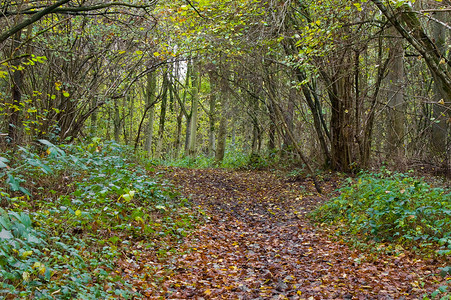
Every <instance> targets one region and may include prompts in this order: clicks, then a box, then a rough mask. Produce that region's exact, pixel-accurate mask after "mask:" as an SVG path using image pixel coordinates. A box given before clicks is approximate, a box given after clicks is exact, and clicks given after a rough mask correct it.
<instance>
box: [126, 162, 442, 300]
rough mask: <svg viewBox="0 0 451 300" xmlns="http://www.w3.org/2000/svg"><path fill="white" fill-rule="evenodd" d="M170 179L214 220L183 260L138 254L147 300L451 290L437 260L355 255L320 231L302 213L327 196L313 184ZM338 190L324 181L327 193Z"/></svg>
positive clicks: (131, 270) (239, 174)
mask: <svg viewBox="0 0 451 300" xmlns="http://www.w3.org/2000/svg"><path fill="white" fill-rule="evenodd" d="M165 174H166V175H165V176H166V177H167V178H169V179H170V180H171V181H172V182H173V183H174V184H175V185H176V186H180V191H181V192H182V194H184V195H185V196H186V197H189V199H191V201H193V202H194V204H195V205H197V206H199V207H200V208H201V209H203V210H204V211H205V212H206V214H207V215H208V216H209V218H208V220H207V221H206V223H205V224H203V225H202V226H201V227H199V228H198V229H196V230H195V231H194V232H193V233H192V234H191V235H190V236H188V237H186V238H185V240H184V242H183V244H180V245H179V246H177V253H178V254H174V255H173V256H171V257H167V258H166V259H159V260H158V259H156V257H155V255H153V254H152V253H151V252H150V251H149V253H148V254H147V255H146V252H145V250H144V249H137V250H140V251H141V253H142V254H141V255H140V257H139V259H137V258H135V259H134V260H128V263H127V262H124V265H125V267H124V268H125V271H124V272H125V273H126V274H127V276H128V277H129V278H135V279H134V283H135V287H136V289H137V291H139V292H140V293H141V294H143V295H145V297H146V299H160V298H162V299H163V298H164V299H218V298H219V299H422V295H424V294H425V293H431V292H432V291H434V290H435V289H436V288H437V287H438V286H440V285H443V284H444V279H443V278H441V277H440V276H438V275H435V274H437V273H438V267H440V264H439V262H437V261H433V260H429V261H426V260H422V259H419V258H418V257H415V256H413V255H411V254H409V253H408V252H404V253H403V254H401V255H398V256H388V255H384V254H378V255H377V256H376V255H375V254H371V253H367V252H362V251H359V250H355V249H351V248H350V247H349V246H347V245H346V244H345V243H344V242H342V241H340V240H339V239H337V238H336V237H335V238H334V234H333V230H332V229H328V228H327V227H322V228H317V227H315V226H314V225H312V224H311V222H310V221H309V220H308V219H307V218H306V217H305V216H304V215H305V213H307V212H309V211H310V210H311V209H312V208H313V207H315V206H316V205H317V204H318V203H319V202H321V201H324V200H325V199H324V198H322V197H320V196H318V194H317V193H316V192H315V189H314V187H313V183H312V182H310V181H309V180H304V181H295V182H293V181H291V182H290V181H289V180H287V178H286V177H281V176H276V175H275V174H274V173H271V172H266V171H230V170H218V169H203V170H193V169H180V168H174V169H168V170H166V171H165ZM337 185H338V182H337V179H336V178H330V179H329V180H328V181H326V182H322V187H323V189H324V190H326V191H327V190H329V191H331V190H333V189H334V188H336V187H337ZM138 247H139V246H138ZM143 273H146V274H148V275H146V276H144V277H143V276H141V277H139V279H138V278H137V277H138V276H136V274H143Z"/></svg>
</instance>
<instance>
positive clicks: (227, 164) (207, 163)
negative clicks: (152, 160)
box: [158, 149, 279, 170]
mask: <svg viewBox="0 0 451 300" xmlns="http://www.w3.org/2000/svg"><path fill="white" fill-rule="evenodd" d="M276 154H277V153H275V152H274V153H270V154H261V155H260V154H247V153H245V152H243V151H240V150H237V149H229V150H227V151H226V152H225V154H224V159H223V160H222V162H221V163H220V164H218V163H217V162H216V161H215V158H214V157H213V156H208V155H205V154H200V155H198V156H196V157H189V156H183V157H180V158H173V157H166V158H164V159H161V160H159V161H158V164H159V165H163V166H171V167H180V168H198V169H199V168H200V169H204V168H217V167H219V168H225V169H246V170H256V169H257V170H258V169H267V168H270V167H273V166H275V165H277V164H278V163H279V160H278V156H277V155H276Z"/></svg>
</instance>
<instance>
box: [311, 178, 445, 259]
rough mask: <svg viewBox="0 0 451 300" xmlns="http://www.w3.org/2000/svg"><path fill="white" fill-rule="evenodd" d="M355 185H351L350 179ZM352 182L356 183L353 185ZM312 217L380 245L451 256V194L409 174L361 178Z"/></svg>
mask: <svg viewBox="0 0 451 300" xmlns="http://www.w3.org/2000/svg"><path fill="white" fill-rule="evenodd" d="M350 181H351V180H350ZM350 183H352V182H350ZM340 192H341V194H340V196H339V197H337V198H334V199H332V200H330V201H329V202H327V203H326V204H324V205H323V206H321V207H319V208H318V209H317V210H315V211H314V212H313V214H312V217H313V218H314V219H315V220H316V221H318V222H331V223H341V224H343V225H345V226H343V228H345V229H344V230H345V231H346V232H347V233H351V234H360V235H365V236H367V237H368V238H370V239H374V240H375V241H393V242H398V243H411V244H412V245H413V244H414V245H420V246H421V245H422V244H423V245H424V244H427V243H431V242H432V243H436V244H439V245H440V246H441V249H440V250H439V254H445V255H447V254H448V255H449V254H451V193H450V191H449V190H446V189H442V188H433V187H431V186H430V185H429V184H428V183H426V182H424V181H423V180H419V179H415V178H412V177H410V176H408V175H405V174H393V175H390V174H387V173H380V174H366V173H364V174H361V175H360V176H359V177H358V179H357V180H356V182H355V183H354V184H350V185H347V186H345V187H343V188H342V189H341V190H340Z"/></svg>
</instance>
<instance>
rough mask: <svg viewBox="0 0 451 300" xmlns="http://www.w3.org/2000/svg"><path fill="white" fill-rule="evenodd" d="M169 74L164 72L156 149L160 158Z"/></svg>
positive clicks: (156, 154) (156, 153)
mask: <svg viewBox="0 0 451 300" xmlns="http://www.w3.org/2000/svg"><path fill="white" fill-rule="evenodd" d="M168 84H169V80H168V74H167V73H166V72H165V73H164V74H163V86H162V89H163V91H162V93H161V110H160V125H159V127H158V143H157V147H156V150H155V156H156V157H158V158H161V157H162V150H163V140H164V128H165V121H166V109H167V104H168V97H167V96H168Z"/></svg>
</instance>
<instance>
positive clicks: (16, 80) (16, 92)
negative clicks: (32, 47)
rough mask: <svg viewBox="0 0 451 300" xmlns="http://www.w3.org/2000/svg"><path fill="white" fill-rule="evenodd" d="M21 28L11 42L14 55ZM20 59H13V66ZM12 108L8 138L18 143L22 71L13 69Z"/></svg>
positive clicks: (18, 62)
mask: <svg viewBox="0 0 451 300" xmlns="http://www.w3.org/2000/svg"><path fill="white" fill-rule="evenodd" d="M21 35H22V30H19V31H18V32H17V33H16V34H15V36H14V41H13V44H12V49H11V50H12V51H11V52H12V53H13V55H15V53H14V51H15V49H16V48H17V47H18V46H19V45H20V42H21ZM16 56H17V55H16ZM20 62H21V61H20V59H16V60H14V66H19V65H20ZM12 77H13V78H12V91H11V92H12V110H11V115H10V118H9V124H8V140H9V141H10V142H11V143H12V144H19V143H20V142H21V127H22V126H21V122H20V111H21V106H20V102H21V99H22V89H23V71H22V70H15V71H14V73H13V76H12Z"/></svg>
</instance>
